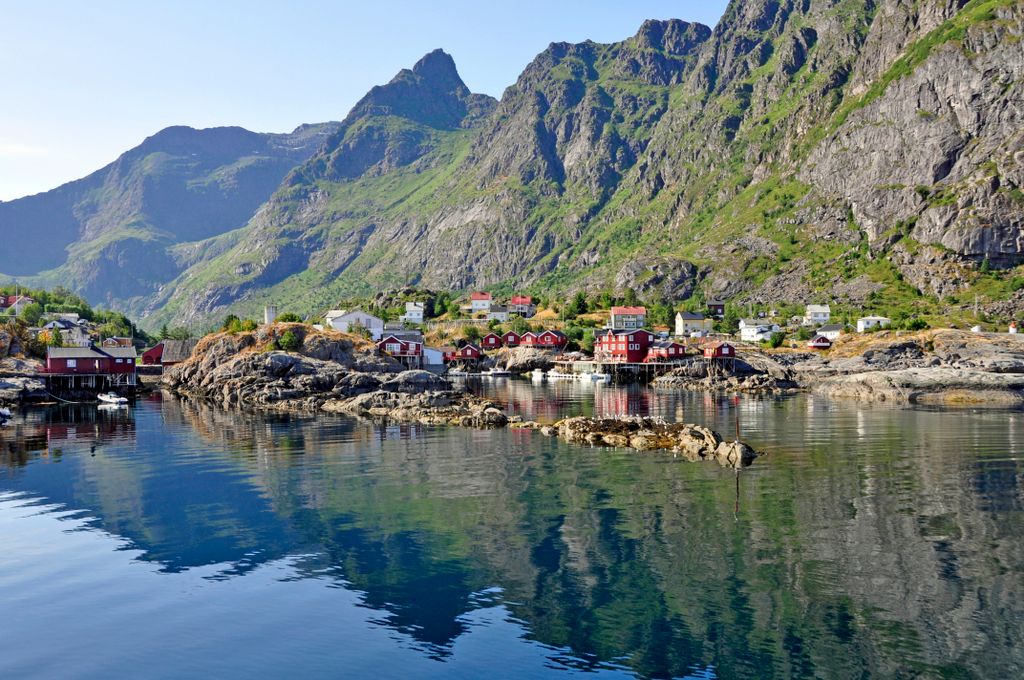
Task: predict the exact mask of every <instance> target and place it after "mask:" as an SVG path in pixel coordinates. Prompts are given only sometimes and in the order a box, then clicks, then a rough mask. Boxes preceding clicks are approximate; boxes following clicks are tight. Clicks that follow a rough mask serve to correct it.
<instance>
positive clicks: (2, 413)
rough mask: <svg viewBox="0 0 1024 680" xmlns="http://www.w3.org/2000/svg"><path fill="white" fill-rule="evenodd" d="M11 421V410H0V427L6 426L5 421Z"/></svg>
mask: <svg viewBox="0 0 1024 680" xmlns="http://www.w3.org/2000/svg"><path fill="white" fill-rule="evenodd" d="M10 419H11V409H9V408H0V426H2V425H6V424H7V421H8V420H10Z"/></svg>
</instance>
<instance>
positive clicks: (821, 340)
mask: <svg viewBox="0 0 1024 680" xmlns="http://www.w3.org/2000/svg"><path fill="white" fill-rule="evenodd" d="M807 344H808V346H811V345H831V344H832V341H831V340H829V339H828V338H826V337H825V336H824V335H816V336H814V339H813V340H811V341H809V342H808V343H807Z"/></svg>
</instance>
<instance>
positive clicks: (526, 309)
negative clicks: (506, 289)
mask: <svg viewBox="0 0 1024 680" xmlns="http://www.w3.org/2000/svg"><path fill="white" fill-rule="evenodd" d="M508 312H509V314H518V315H519V316H521V317H523V318H524V319H529V318H530V317H531V316H533V315H534V314H536V313H537V305H536V304H534V302H533V298H532V297H530V296H529V295H513V296H512V299H511V300H510V301H509V303H508Z"/></svg>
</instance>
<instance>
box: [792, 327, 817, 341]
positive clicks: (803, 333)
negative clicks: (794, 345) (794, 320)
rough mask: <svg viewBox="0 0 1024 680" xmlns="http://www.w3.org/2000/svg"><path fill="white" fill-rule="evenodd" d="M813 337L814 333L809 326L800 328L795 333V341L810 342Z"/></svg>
mask: <svg viewBox="0 0 1024 680" xmlns="http://www.w3.org/2000/svg"><path fill="white" fill-rule="evenodd" d="M813 337H814V331H812V330H811V327H810V326H800V329H799V330H798V331H797V332H796V339H797V340H810V339H811V338H813Z"/></svg>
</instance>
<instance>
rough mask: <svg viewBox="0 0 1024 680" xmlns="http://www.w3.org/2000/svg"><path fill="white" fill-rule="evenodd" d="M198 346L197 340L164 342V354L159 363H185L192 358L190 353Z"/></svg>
mask: <svg viewBox="0 0 1024 680" xmlns="http://www.w3.org/2000/svg"><path fill="white" fill-rule="evenodd" d="M198 344H199V341H198V340H164V353H163V355H162V356H161V357H160V361H161V362H163V363H165V364H176V363H180V362H182V361H185V360H186V359H188V358H189V357H190V356H192V351H193V350H194V349H195V348H196V345H198Z"/></svg>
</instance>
